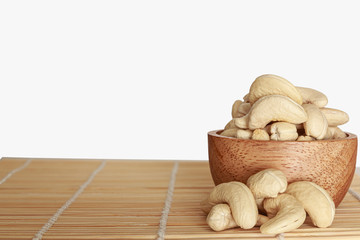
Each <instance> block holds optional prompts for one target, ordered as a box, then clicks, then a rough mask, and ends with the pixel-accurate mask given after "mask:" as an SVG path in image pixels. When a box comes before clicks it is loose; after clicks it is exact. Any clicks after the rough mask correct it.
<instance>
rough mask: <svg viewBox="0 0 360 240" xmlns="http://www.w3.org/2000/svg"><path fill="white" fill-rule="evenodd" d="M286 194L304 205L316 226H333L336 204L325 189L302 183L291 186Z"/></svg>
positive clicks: (309, 183)
mask: <svg viewBox="0 0 360 240" xmlns="http://www.w3.org/2000/svg"><path fill="white" fill-rule="evenodd" d="M286 193H288V194H290V195H292V196H294V197H295V198H296V199H297V200H299V201H300V202H301V203H302V205H303V206H304V208H305V211H306V212H307V213H308V214H309V216H310V218H311V220H312V222H313V224H314V225H315V226H318V227H328V226H330V225H331V223H332V221H333V220H334V216H335V204H334V202H333V200H332V198H331V196H330V195H329V194H328V192H327V191H326V190H325V189H323V188H322V187H320V186H318V185H317V184H315V183H313V182H308V181H300V182H294V183H291V184H289V186H288V188H287V189H286Z"/></svg>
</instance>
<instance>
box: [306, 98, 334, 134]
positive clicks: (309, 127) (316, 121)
mask: <svg viewBox="0 0 360 240" xmlns="http://www.w3.org/2000/svg"><path fill="white" fill-rule="evenodd" d="M302 106H303V108H304V109H305V111H306V113H307V115H308V120H307V121H306V122H305V123H304V128H305V133H306V135H308V136H311V137H314V138H316V139H324V137H325V135H326V132H327V128H328V121H327V120H326V117H325V115H324V114H323V113H322V112H321V111H320V109H319V107H317V106H316V105H314V104H303V105H302Z"/></svg>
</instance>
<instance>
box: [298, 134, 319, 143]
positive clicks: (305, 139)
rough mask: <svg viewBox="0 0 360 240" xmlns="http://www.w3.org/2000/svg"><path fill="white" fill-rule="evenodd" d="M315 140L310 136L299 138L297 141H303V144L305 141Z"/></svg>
mask: <svg viewBox="0 0 360 240" xmlns="http://www.w3.org/2000/svg"><path fill="white" fill-rule="evenodd" d="M313 140H315V138H313V137H310V136H306V135H305V136H302V135H301V136H299V137H298V138H297V139H296V141H299V142H300V141H302V142H304V141H313Z"/></svg>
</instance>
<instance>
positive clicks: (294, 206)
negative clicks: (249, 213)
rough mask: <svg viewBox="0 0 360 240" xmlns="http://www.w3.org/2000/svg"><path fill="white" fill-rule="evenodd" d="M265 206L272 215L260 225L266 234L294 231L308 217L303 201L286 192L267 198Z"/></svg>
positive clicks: (269, 214)
mask: <svg viewBox="0 0 360 240" xmlns="http://www.w3.org/2000/svg"><path fill="white" fill-rule="evenodd" d="M264 208H265V210H266V212H267V214H268V217H270V220H269V221H267V222H265V223H264V224H263V225H261V227H260V231H261V232H262V233H265V234H278V233H283V232H288V231H292V230H294V229H296V228H298V227H300V226H301V225H302V224H303V223H304V221H305V218H306V212H305V210H304V207H303V206H302V205H301V203H300V202H299V201H298V200H296V198H295V197H293V196H291V195H289V194H286V193H282V194H279V195H278V196H277V197H276V198H266V199H265V200H264Z"/></svg>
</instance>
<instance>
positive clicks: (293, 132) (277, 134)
mask: <svg viewBox="0 0 360 240" xmlns="http://www.w3.org/2000/svg"><path fill="white" fill-rule="evenodd" d="M270 131H271V139H272V140H280V141H294V140H296V139H297V137H298V133H297V129H296V126H295V125H294V124H292V123H288V122H276V123H273V124H271V129H270Z"/></svg>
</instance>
